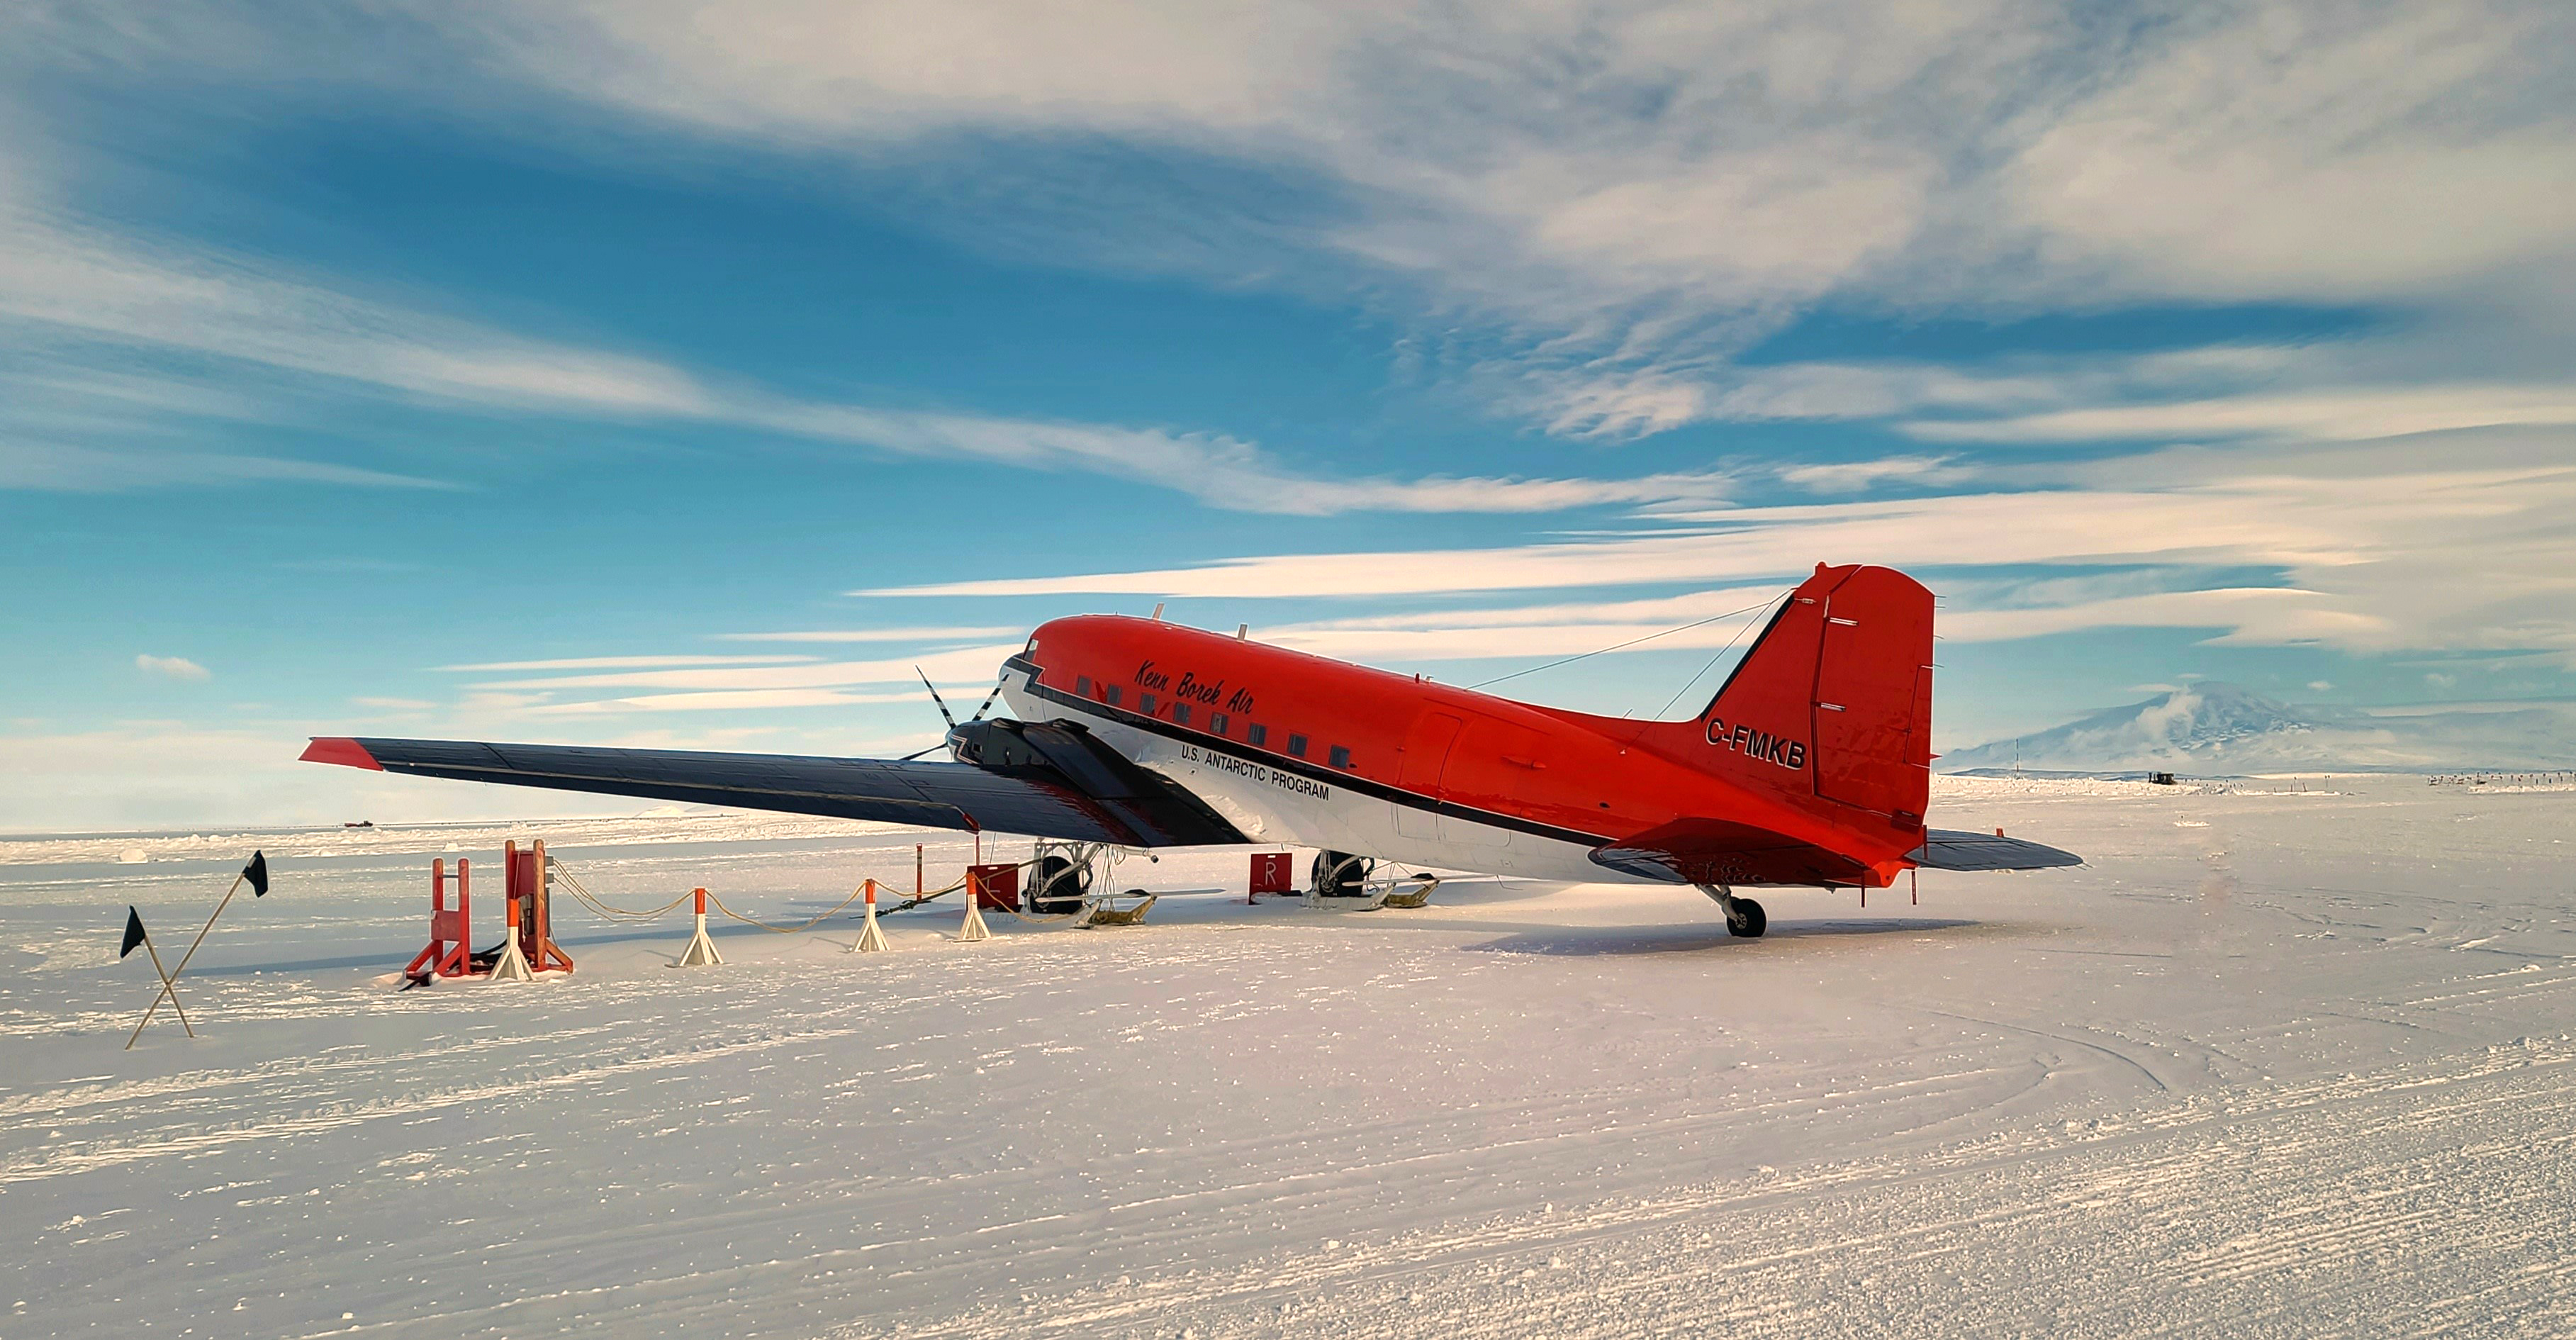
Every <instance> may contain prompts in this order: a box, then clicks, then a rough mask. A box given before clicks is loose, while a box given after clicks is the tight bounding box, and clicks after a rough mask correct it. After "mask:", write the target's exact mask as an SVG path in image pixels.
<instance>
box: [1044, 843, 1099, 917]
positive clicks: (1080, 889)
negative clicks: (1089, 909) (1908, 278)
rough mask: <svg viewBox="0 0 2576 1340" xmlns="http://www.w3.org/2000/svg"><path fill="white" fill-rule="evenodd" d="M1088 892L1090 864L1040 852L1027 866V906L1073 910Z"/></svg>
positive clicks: (1053, 910) (1045, 909) (1079, 906)
mask: <svg viewBox="0 0 2576 1340" xmlns="http://www.w3.org/2000/svg"><path fill="white" fill-rule="evenodd" d="M1090 893H1091V867H1090V866H1087V865H1076V864H1074V863H1073V862H1072V861H1069V860H1066V859H1065V858H1064V857H1061V856H1053V855H1049V856H1041V857H1039V858H1038V861H1037V864H1036V865H1033V866H1031V867H1030V868H1029V910H1030V911H1032V912H1038V913H1053V912H1074V911H1079V910H1080V909H1081V907H1082V900H1083V899H1084V898H1086V897H1088V896H1089V895H1090Z"/></svg>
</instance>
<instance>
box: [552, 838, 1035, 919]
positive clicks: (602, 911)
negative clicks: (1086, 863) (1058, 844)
mask: <svg viewBox="0 0 2576 1340" xmlns="http://www.w3.org/2000/svg"><path fill="white" fill-rule="evenodd" d="M547 863H548V864H549V865H551V866H552V867H553V874H554V875H555V877H556V878H557V879H559V880H561V881H562V884H563V887H565V888H567V889H570V890H572V896H573V897H575V898H577V899H579V900H580V901H581V904H582V905H583V906H584V907H587V908H589V909H590V910H591V911H593V912H596V913H598V914H599V915H601V916H603V917H606V918H608V919H610V920H612V921H632V922H643V921H651V920H654V919H655V918H658V917H661V916H663V915H664V914H666V913H668V912H670V911H671V909H673V908H675V907H678V906H679V905H680V904H682V903H685V902H687V901H689V897H690V893H695V892H696V890H694V889H693V890H691V891H690V893H684V894H681V895H680V896H679V897H677V898H674V899H672V900H671V901H669V902H667V903H664V904H662V905H661V906H660V907H656V908H653V909H651V910H649V911H648V910H644V909H639V908H632V907H616V906H612V905H610V904H609V903H607V902H605V901H603V900H601V899H600V898H599V897H598V896H597V895H596V894H593V893H592V892H591V891H590V889H589V888H588V887H587V886H585V885H584V884H583V883H582V882H581V880H580V878H579V877H578V876H576V875H574V874H573V873H572V871H571V870H570V869H569V868H567V867H566V866H565V865H564V863H563V862H562V861H561V860H560V859H558V858H555V857H552V856H549V857H548V858H547ZM1020 864H1021V865H1024V866H1025V865H1031V864H1035V863H1034V862H1031V861H1022V862H1020ZM965 887H966V880H965V879H964V877H962V876H961V877H960V878H959V879H958V881H957V882H956V883H954V884H950V885H948V886H946V887H944V888H937V889H931V890H929V891H927V892H924V893H916V894H914V895H913V896H912V899H911V902H910V904H909V905H910V906H914V907H919V906H921V905H923V904H925V903H927V902H929V901H930V900H931V899H933V898H937V897H940V896H941V895H943V894H950V893H955V892H957V891H958V890H959V889H962V888H965ZM867 891H868V886H867V885H866V884H864V883H862V884H860V885H859V887H857V888H855V889H852V890H851V891H850V896H849V897H847V898H844V899H842V900H841V901H840V902H839V903H838V904H837V905H835V906H834V907H832V908H831V910H830V911H826V912H824V913H822V914H821V915H819V916H816V917H814V918H813V919H812V920H809V921H807V922H806V923H805V924H803V925H801V926H772V925H770V924H769V923H768V922H765V921H761V920H758V919H756V918H752V917H747V916H744V915H743V914H742V913H740V912H736V911H734V910H733V909H732V908H730V907H727V906H725V902H724V899H722V898H719V897H717V896H716V895H715V894H714V893H713V892H709V893H708V894H707V901H708V902H710V903H713V904H714V905H715V908H716V910H717V911H719V912H722V913H723V914H725V915H726V916H728V917H731V918H733V919H734V920H736V921H739V922H741V923H742V924H744V925H746V926H758V927H759V928H761V929H762V930H765V931H768V932H771V933H772V934H776V935H797V934H801V933H803V932H805V931H810V930H812V929H814V928H815V927H816V926H819V925H821V924H823V922H824V921H826V920H828V919H830V918H831V917H832V915H833V914H834V913H837V912H839V911H840V910H841V909H842V908H845V907H848V906H849V905H850V904H852V903H855V902H857V901H858V900H859V899H860V898H861V897H862V896H863V895H865V894H866V893H867ZM1002 910H1003V911H1006V912H1009V913H1010V914H1011V915H1012V916H1015V917H1018V918H1019V919H1020V920H1022V921H1034V922H1047V921H1064V920H1068V919H1070V918H1072V917H1074V916H1078V915H1080V914H1079V913H1073V912H1064V913H1057V914H1055V915H1052V916H1042V917H1033V916H1030V915H1028V914H1026V913H1024V912H1021V911H1020V910H1019V909H1017V908H1003V909H1002Z"/></svg>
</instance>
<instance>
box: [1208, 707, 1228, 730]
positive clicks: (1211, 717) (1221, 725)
mask: <svg viewBox="0 0 2576 1340" xmlns="http://www.w3.org/2000/svg"><path fill="white" fill-rule="evenodd" d="M1208 734H1210V735H1223V734H1225V713H1223V712H1210V713H1208Z"/></svg>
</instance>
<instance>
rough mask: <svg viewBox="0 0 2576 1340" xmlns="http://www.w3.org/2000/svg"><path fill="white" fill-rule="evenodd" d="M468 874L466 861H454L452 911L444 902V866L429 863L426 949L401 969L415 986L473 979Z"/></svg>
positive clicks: (445, 901) (471, 913) (471, 906)
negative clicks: (433, 978)
mask: <svg viewBox="0 0 2576 1340" xmlns="http://www.w3.org/2000/svg"><path fill="white" fill-rule="evenodd" d="M467 874H468V872H467V866H466V862H465V858H464V857H461V856H460V857H458V858H457V859H456V884H455V891H456V903H455V905H454V906H452V907H451V906H449V905H448V902H447V893H448V888H449V886H448V882H447V862H445V861H443V860H437V861H431V862H430V863H429V947H428V948H426V949H423V950H422V951H420V952H419V953H418V954H416V955H414V956H413V957H412V961H411V964H410V966H408V967H406V968H404V969H403V976H405V977H408V978H410V979H411V980H412V984H413V985H415V986H427V985H428V984H429V979H430V977H431V976H432V975H436V976H439V977H471V976H473V975H474V950H473V949H472V948H471V947H470V946H468V945H467V944H466V942H465V941H466V937H467V936H469V935H471V934H472V933H473V931H474V926H473V902H474V897H473V891H472V889H471V888H470V887H469V885H468V881H467ZM423 965H426V966H423Z"/></svg>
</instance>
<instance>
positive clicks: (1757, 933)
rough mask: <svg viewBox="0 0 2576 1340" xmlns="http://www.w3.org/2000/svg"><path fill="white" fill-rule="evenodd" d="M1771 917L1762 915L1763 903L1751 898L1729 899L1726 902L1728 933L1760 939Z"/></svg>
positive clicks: (1745, 937) (1750, 938)
mask: <svg viewBox="0 0 2576 1340" xmlns="http://www.w3.org/2000/svg"><path fill="white" fill-rule="evenodd" d="M1769 924H1770V919H1769V918H1767V917H1765V916H1763V915H1762V904H1760V903H1757V902H1755V901H1753V900H1752V899H1750V898H1734V899H1729V900H1728V902H1727V904H1726V933H1727V934H1729V935H1733V936H1739V937H1741V938H1743V939H1747V940H1755V939H1760V938H1761V936H1762V931H1763V929H1764V927H1766V926H1768V925H1769Z"/></svg>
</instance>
